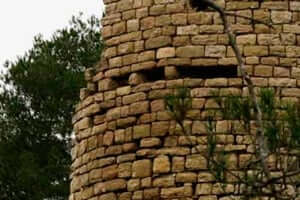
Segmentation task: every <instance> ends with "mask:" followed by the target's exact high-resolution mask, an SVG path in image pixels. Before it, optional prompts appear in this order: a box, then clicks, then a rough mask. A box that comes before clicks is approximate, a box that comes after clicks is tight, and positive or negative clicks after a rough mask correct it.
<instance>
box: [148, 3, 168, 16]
mask: <svg viewBox="0 0 300 200" xmlns="http://www.w3.org/2000/svg"><path fill="white" fill-rule="evenodd" d="M165 12H166V6H165V5H154V6H152V7H150V15H155V16H156V15H163V14H165Z"/></svg>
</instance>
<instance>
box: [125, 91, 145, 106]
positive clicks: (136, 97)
mask: <svg viewBox="0 0 300 200" xmlns="http://www.w3.org/2000/svg"><path fill="white" fill-rule="evenodd" d="M146 98H147V95H146V94H145V93H144V92H139V93H135V94H131V95H127V96H124V97H123V98H122V102H123V104H124V105H126V104H131V103H135V102H138V101H142V100H145V99H146Z"/></svg>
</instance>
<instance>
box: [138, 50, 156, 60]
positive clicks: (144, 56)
mask: <svg viewBox="0 0 300 200" xmlns="http://www.w3.org/2000/svg"><path fill="white" fill-rule="evenodd" d="M154 59H155V51H144V52H142V53H140V54H139V56H138V61H139V62H143V61H149V60H154Z"/></svg>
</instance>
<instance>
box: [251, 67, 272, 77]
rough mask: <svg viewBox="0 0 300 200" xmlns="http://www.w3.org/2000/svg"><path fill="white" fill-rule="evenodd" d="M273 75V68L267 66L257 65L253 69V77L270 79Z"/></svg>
mask: <svg viewBox="0 0 300 200" xmlns="http://www.w3.org/2000/svg"><path fill="white" fill-rule="evenodd" d="M272 74H273V67H272V66H268V65H257V66H255V68H254V75H255V76H263V77H270V76H272Z"/></svg>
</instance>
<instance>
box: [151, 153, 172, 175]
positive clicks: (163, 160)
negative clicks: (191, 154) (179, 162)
mask: <svg viewBox="0 0 300 200" xmlns="http://www.w3.org/2000/svg"><path fill="white" fill-rule="evenodd" d="M170 169H171V163H170V161H169V157H168V156H165V155H161V156H158V157H156V158H155V159H154V161H153V173H158V174H160V173H168V172H169V171H170Z"/></svg>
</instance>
